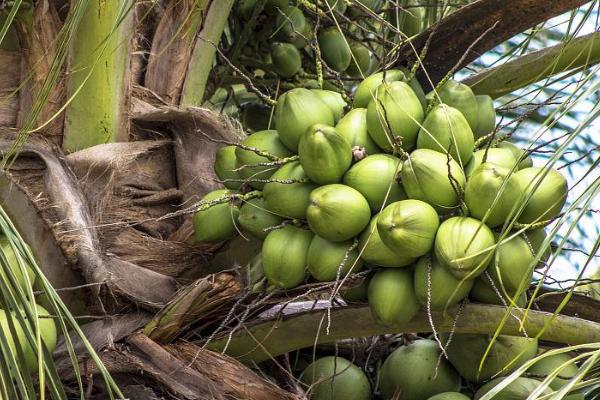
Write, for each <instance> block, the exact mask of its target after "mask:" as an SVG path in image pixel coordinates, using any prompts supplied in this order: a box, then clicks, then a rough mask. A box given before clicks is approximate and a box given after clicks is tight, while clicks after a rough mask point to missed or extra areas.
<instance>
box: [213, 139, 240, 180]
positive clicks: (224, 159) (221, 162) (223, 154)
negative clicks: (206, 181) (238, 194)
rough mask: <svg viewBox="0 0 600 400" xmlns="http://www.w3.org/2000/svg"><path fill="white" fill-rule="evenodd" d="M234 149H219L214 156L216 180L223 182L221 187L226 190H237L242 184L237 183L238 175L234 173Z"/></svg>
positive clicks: (234, 147)
mask: <svg viewBox="0 0 600 400" xmlns="http://www.w3.org/2000/svg"><path fill="white" fill-rule="evenodd" d="M235 149H236V146H225V147H221V148H220V149H219V150H217V153H216V154H215V164H214V165H213V169H214V171H215V174H216V175H217V178H219V179H220V180H221V181H223V185H224V186H225V187H226V188H227V189H231V190H237V189H239V188H240V186H241V185H242V182H240V181H239V179H240V175H239V174H238V172H237V171H234V170H235V169H236V168H237V167H236V158H235ZM229 179H231V181H229Z"/></svg>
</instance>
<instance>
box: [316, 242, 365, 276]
mask: <svg viewBox="0 0 600 400" xmlns="http://www.w3.org/2000/svg"><path fill="white" fill-rule="evenodd" d="M362 266H363V261H362V260H361V259H360V258H358V250H357V248H356V246H354V242H353V241H350V240H348V241H345V242H331V241H329V240H327V239H323V238H322V237H320V236H315V237H314V238H313V240H312V242H311V244H310V248H309V249H308V270H309V272H310V274H311V275H312V276H313V278H315V279H316V280H318V281H320V282H329V281H335V280H336V278H339V279H343V278H344V277H345V276H346V275H347V274H348V273H349V272H358V271H360V269H361V268H362Z"/></svg>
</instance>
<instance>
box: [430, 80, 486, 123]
mask: <svg viewBox="0 0 600 400" xmlns="http://www.w3.org/2000/svg"><path fill="white" fill-rule="evenodd" d="M433 97H434V99H436V100H437V99H438V98H439V99H440V100H441V102H442V103H444V104H448V105H449V106H451V107H454V108H457V109H458V110H459V111H460V112H461V113H462V114H463V115H464V116H465V118H466V119H467V122H468V123H469V126H471V130H475V129H477V123H478V116H477V113H478V105H477V99H476V98H475V94H474V93H473V91H472V90H471V88H470V87H469V86H467V85H465V84H464V83H460V82H457V81H454V80H449V81H448V82H446V83H445V84H444V85H443V86H442V87H441V88H440V89H439V90H438V93H437V96H435V95H433Z"/></svg>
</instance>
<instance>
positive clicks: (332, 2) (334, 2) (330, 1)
mask: <svg viewBox="0 0 600 400" xmlns="http://www.w3.org/2000/svg"><path fill="white" fill-rule="evenodd" d="M311 1H312V3H315V4H317V3H320V4H319V6H320V8H321V9H322V10H323V11H325V12H326V13H329V12H330V9H331V10H335V11H337V12H339V13H340V14H343V13H345V12H346V8H347V5H346V2H345V1H344V0H325V1H320V2H318V1H316V0H311Z"/></svg>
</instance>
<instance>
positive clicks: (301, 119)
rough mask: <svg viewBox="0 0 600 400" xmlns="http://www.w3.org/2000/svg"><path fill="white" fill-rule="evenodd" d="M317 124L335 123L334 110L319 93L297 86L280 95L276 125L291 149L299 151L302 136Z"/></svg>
mask: <svg viewBox="0 0 600 400" xmlns="http://www.w3.org/2000/svg"><path fill="white" fill-rule="evenodd" d="M315 124H323V125H328V126H333V124H334V117H333V112H331V109H330V108H329V107H328V106H327V104H325V102H323V100H321V98H320V97H319V96H318V95H317V94H315V93H313V92H312V91H310V90H309V89H304V88H296V89H292V90H290V91H289V92H286V93H284V94H282V95H281V97H279V99H278V100H277V105H276V106H275V127H276V128H277V132H278V133H279V138H280V139H281V141H282V142H283V144H285V145H286V146H287V147H288V148H289V149H290V150H292V151H294V152H296V151H298V142H299V141H300V136H302V134H303V133H304V132H306V130H307V129H308V128H310V127H311V126H313V125H315ZM255 135H256V134H255Z"/></svg>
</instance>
